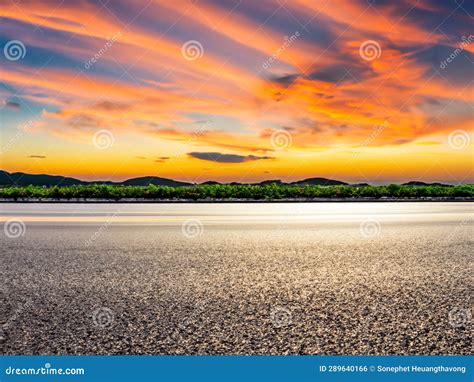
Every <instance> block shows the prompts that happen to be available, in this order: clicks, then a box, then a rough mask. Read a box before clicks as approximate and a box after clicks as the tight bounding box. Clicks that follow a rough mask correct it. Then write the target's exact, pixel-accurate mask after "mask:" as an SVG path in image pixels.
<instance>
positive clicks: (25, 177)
mask: <svg viewBox="0 0 474 382" xmlns="http://www.w3.org/2000/svg"><path fill="white" fill-rule="evenodd" d="M273 183H275V184H289V185H295V186H305V185H312V186H337V185H348V183H346V182H342V181H339V180H334V179H327V178H308V179H303V180H299V181H296V182H291V183H285V182H282V181H281V180H279V179H275V180H264V181H262V182H259V183H251V184H253V185H266V184H273ZM80 184H110V185H117V186H120V185H123V186H148V185H150V184H153V185H156V186H170V187H180V186H192V185H193V183H187V182H180V181H177V180H173V179H167V178H160V177H158V176H143V177H139V178H131V179H127V180H125V181H123V182H112V181H100V180H99V181H84V180H80V179H76V178H70V177H67V176H60V175H46V174H26V173H23V172H14V173H9V172H7V171H2V170H0V186H29V185H33V186H74V185H80ZM201 184H207V185H211V184H222V183H219V182H215V181H207V182H204V183H201ZM229 184H231V185H240V184H248V183H237V182H232V183H229ZM367 185H368V184H367V183H361V184H357V185H354V186H367ZM404 185H410V186H426V185H443V184H441V183H424V182H420V181H412V182H408V183H404Z"/></svg>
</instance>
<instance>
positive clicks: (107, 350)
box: [0, 203, 474, 354]
mask: <svg viewBox="0 0 474 382" xmlns="http://www.w3.org/2000/svg"><path fill="white" fill-rule="evenodd" d="M473 208H474V204H470V203H320V204H318V203H290V204H2V205H0V220H2V221H3V231H2V232H0V282H1V287H2V288H1V289H0V297H1V298H0V324H2V326H1V328H3V329H2V333H0V349H2V352H4V353H12V354H18V353H33V354H91V353H92V354H123V353H127V354H387V353H391V354H469V353H470V352H471V349H472V336H471V330H470V329H471V325H472V324H471V320H472V314H471V307H472V306H471V303H470V298H471V288H472V271H473V268H472V244H473V239H472V238H473V237H474V235H473V233H474V232H473V227H474V226H473V212H474V210H473Z"/></svg>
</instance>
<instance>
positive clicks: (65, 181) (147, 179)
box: [0, 170, 191, 187]
mask: <svg viewBox="0 0 474 382" xmlns="http://www.w3.org/2000/svg"><path fill="white" fill-rule="evenodd" d="M94 183H95V184H111V185H112V184H113V185H126V186H148V185H149V184H154V185H157V186H172V187H178V186H189V185H191V183H185V182H179V181H176V180H172V179H166V178H160V177H157V176H144V177H142V178H132V179H128V180H126V181H124V182H111V181H100V180H99V181H95V182H87V181H84V180H79V179H76V178H69V177H66V176H59V175H45V174H38V175H36V174H25V173H23V172H14V173H8V172H6V171H1V170H0V185H2V186H29V185H33V186H74V185H79V184H94Z"/></svg>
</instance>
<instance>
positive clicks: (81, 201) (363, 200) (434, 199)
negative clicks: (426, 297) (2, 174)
mask: <svg viewBox="0 0 474 382" xmlns="http://www.w3.org/2000/svg"><path fill="white" fill-rule="evenodd" d="M354 202H357V203H368V202H369V203H374V202H378V203H387V202H392V203H394V202H397V203H398V202H400V203H409V202H454V203H456V202H474V198H470V197H451V198H450V197H424V198H389V197H382V198H300V199H296V198H291V199H196V200H193V199H137V198H134V199H120V200H113V199H93V198H90V199H82V198H81V199H36V198H24V199H18V200H13V199H1V198H0V203H31V204H32V203H38V204H45V203H53V204H56V203H58V204H61V203H64V204H100V203H102V204H139V203H142V204H174V203H176V204H181V203H192V204H204V203H216V204H219V203H354Z"/></svg>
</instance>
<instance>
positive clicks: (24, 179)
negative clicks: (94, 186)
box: [0, 170, 87, 186]
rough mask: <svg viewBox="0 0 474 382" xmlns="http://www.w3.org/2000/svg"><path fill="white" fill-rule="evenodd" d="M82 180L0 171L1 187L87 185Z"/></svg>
mask: <svg viewBox="0 0 474 382" xmlns="http://www.w3.org/2000/svg"><path fill="white" fill-rule="evenodd" d="M85 183H87V182H83V181H82V180H79V179H75V178H68V177H65V176H59V175H58V176H55V175H45V174H38V175H33V174H25V173H23V172H14V173H9V172H6V171H1V170H0V185H6V186H29V185H33V186H56V185H61V186H73V185H75V184H85Z"/></svg>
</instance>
